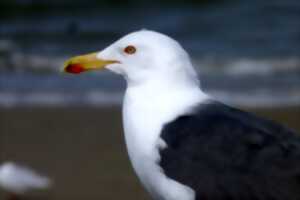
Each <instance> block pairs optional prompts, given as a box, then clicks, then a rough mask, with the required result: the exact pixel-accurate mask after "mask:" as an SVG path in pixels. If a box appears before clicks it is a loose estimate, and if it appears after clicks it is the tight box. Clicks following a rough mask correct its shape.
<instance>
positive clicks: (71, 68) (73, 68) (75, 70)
mask: <svg viewBox="0 0 300 200" xmlns="http://www.w3.org/2000/svg"><path fill="white" fill-rule="evenodd" d="M65 71H66V72H69V73H72V74H79V73H81V72H84V71H85V69H84V68H83V67H82V65H80V64H70V65H68V66H67V67H66V69H65Z"/></svg>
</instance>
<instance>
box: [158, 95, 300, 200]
mask: <svg viewBox="0 0 300 200" xmlns="http://www.w3.org/2000/svg"><path fill="white" fill-rule="evenodd" d="M161 138H162V139H163V140H164V141H165V142H166V143H167V147H166V148H164V149H161V150H160V155H161V160H160V163H159V164H160V166H161V167H162V169H163V171H164V173H165V174H166V175H167V176H168V177H170V178H172V179H175V180H176V181H178V182H180V183H182V184H184V185H188V186H189V187H191V188H192V189H194V190H195V192H196V199H197V200H217V199H218V200H223V199H226V200H247V199H249V200H250V199H251V200H265V199H270V200H272V199H273V200H276V199H278V200H279V199H280V200H297V199H299V200H300V139H299V138H298V137H297V136H296V133H295V132H294V131H292V130H289V129H287V128H285V127H283V126H282V125H279V124H276V123H274V122H271V121H269V120H265V119H262V118H259V117H257V116H255V115H252V114H250V113H247V112H243V111H240V110H238V109H235V108H232V107H229V106H226V105H224V104H221V103H218V102H214V101H211V102H207V103H205V104H201V105H199V106H198V107H197V108H195V111H194V112H192V113H189V114H186V115H182V116H179V117H178V118H176V119H175V120H174V121H172V122H170V123H168V124H166V125H165V126H164V128H163V130H162V134H161Z"/></svg>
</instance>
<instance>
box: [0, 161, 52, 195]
mask: <svg viewBox="0 0 300 200" xmlns="http://www.w3.org/2000/svg"><path fill="white" fill-rule="evenodd" d="M50 186H51V180H50V179H49V178H47V177H45V176H41V175H39V174H38V173H37V172H35V171H33V170H32V169H30V168H28V167H25V166H21V165H17V164H15V163H13V162H5V163H3V164H2V165H1V166H0V187H1V188H3V189H4V190H6V191H7V192H8V193H9V199H20V196H24V195H25V194H26V193H27V192H29V191H32V190H42V189H47V188H49V187H50Z"/></svg>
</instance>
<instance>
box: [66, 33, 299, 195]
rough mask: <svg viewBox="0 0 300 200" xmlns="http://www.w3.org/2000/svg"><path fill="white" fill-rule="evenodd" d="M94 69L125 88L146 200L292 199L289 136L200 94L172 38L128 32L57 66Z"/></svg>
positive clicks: (130, 136) (294, 145)
mask: <svg viewBox="0 0 300 200" xmlns="http://www.w3.org/2000/svg"><path fill="white" fill-rule="evenodd" d="M100 69H108V70H110V71H112V72H115V73H117V74H120V75H122V76H123V77H124V78H125V80H126V82H127V88H126V91H125V95H124V101H123V113H122V115H123V127H124V133H125V140H126V146H127V150H128V154H129V158H130V160H131V163H132V166H133V168H134V170H135V172H136V174H137V176H138V177H139V179H140V181H141V183H142V184H143V186H144V187H145V188H146V190H147V191H148V192H149V193H150V195H151V196H152V197H153V199H156V200H225V199H226V200H235V199H236V200H241V199H243V200H253V199H257V200H258V199H259V200H264V199H268V200H269V199H273V200H277V199H280V200H282V199H284V200H295V199H300V139H299V137H298V136H297V134H296V133H295V131H293V130H291V129H289V128H287V127H284V126H283V125H280V124H277V123H276V122H273V121H270V120H268V119H263V118H260V117H258V116H256V115H254V114H251V113H248V112H245V111H242V110H240V109H237V108H234V107H232V106H229V105H226V104H224V103H222V102H219V101H217V100H215V99H214V98H213V97H211V96H209V95H208V94H206V93H205V92H203V90H201V85H200V82H199V79H198V76H197V73H196V71H195V69H194V67H193V65H192V63H191V59H190V57H189V55H188V53H187V52H186V51H185V50H184V49H183V47H182V46H181V45H180V44H179V43H178V42H177V41H175V40H174V39H172V38H170V37H169V36H167V35H164V34H162V33H158V32H155V31H150V30H141V31H136V32H133V33H130V34H128V35H126V36H124V37H122V38H121V39H119V40H118V41H116V42H114V43H113V44H111V45H110V46H108V47H107V48H105V49H103V50H102V51H99V52H96V53H91V54H86V55H82V56H76V57H73V58H71V59H69V60H67V61H66V62H65V65H64V71H65V72H69V73H74V74H79V73H82V72H85V71H94V70H100Z"/></svg>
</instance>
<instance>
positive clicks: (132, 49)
mask: <svg viewBox="0 0 300 200" xmlns="http://www.w3.org/2000/svg"><path fill="white" fill-rule="evenodd" d="M125 52H126V53H129V54H133V53H135V48H134V47H133V46H128V47H126V48H125Z"/></svg>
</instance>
